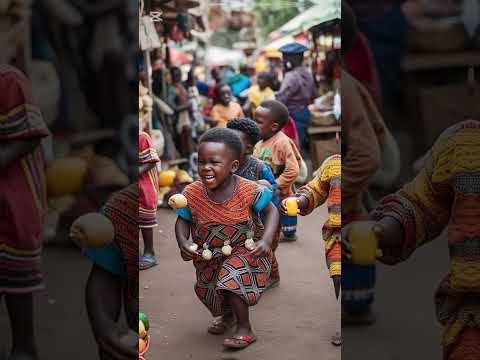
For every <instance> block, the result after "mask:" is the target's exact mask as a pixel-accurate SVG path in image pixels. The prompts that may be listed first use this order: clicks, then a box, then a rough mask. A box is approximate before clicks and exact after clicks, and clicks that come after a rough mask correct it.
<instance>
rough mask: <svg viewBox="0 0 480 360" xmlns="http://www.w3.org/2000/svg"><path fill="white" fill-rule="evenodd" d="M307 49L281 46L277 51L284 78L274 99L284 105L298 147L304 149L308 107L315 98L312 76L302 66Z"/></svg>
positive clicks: (315, 92)
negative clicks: (297, 139)
mask: <svg viewBox="0 0 480 360" xmlns="http://www.w3.org/2000/svg"><path fill="white" fill-rule="evenodd" d="M307 50H308V49H307V48H306V47H305V46H303V45H301V44H299V43H290V44H287V45H284V46H282V47H281V48H280V49H279V51H280V52H281V53H282V56H283V67H284V72H285V77H284V79H283V81H282V85H281V87H280V90H279V91H278V92H277V93H276V94H275V99H276V100H278V101H280V102H281V103H283V104H285V106H286V107H287V108H288V111H289V113H290V116H291V117H292V118H293V120H294V121H295V125H296V128H297V131H298V137H299V140H300V147H301V148H303V149H305V148H306V146H307V143H308V137H307V136H308V133H307V130H308V127H309V126H310V111H309V110H308V105H310V104H311V103H313V101H314V100H315V98H316V97H317V89H316V87H315V81H314V79H313V75H312V74H311V73H310V71H308V69H307V68H306V67H305V66H304V65H303V58H304V52H305V51H307Z"/></svg>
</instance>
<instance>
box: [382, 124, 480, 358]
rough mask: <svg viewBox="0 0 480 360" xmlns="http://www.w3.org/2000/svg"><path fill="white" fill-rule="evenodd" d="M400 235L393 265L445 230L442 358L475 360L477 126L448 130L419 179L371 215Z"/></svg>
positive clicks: (479, 338)
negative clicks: (394, 224)
mask: <svg viewBox="0 0 480 360" xmlns="http://www.w3.org/2000/svg"><path fill="white" fill-rule="evenodd" d="M385 216H390V217H393V218H395V219H397V220H398V221H399V222H400V223H401V224H402V225H403V228H404V230H405V238H404V241H403V248H402V249H401V252H400V253H398V254H397V258H398V261H402V260H405V259H407V258H408V257H409V256H410V255H411V254H412V253H413V251H414V250H415V249H417V248H418V247H420V246H422V245H423V244H425V243H427V242H429V241H432V240H433V239H435V238H436V237H438V236H439V235H440V233H441V232H442V230H443V229H444V228H445V226H447V227H448V247H449V252H450V271H449V273H448V275H447V276H446V277H445V278H444V279H443V280H442V282H441V283H440V286H439V287H438V290H437V292H436V295H435V304H436V312H437V318H438V320H439V321H440V323H441V324H442V325H443V326H444V335H443V345H444V349H445V351H444V353H445V359H448V360H454V359H462V360H464V359H480V302H479V301H478V299H479V296H480V222H479V219H480V122H478V121H466V122H462V123H459V124H457V125H455V126H453V127H451V128H449V129H447V130H446V131H445V132H444V133H443V134H442V135H441V136H440V138H439V139H438V140H437V142H436V143H435V144H434V146H433V147H432V149H431V150H430V151H429V153H428V155H427V160H426V163H425V166H424V168H423V169H422V171H421V172H420V173H419V174H418V176H417V177H416V178H415V179H414V180H413V181H412V182H411V183H409V184H407V185H405V186H404V187H403V188H402V189H401V190H400V191H399V192H397V193H396V194H394V195H390V196H387V197H386V198H384V199H383V200H382V202H381V205H380V206H379V208H377V210H376V211H375V212H374V213H373V218H374V219H376V220H379V219H381V218H383V217H385Z"/></svg>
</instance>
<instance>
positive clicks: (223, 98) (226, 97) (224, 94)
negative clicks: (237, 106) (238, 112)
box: [220, 86, 232, 106]
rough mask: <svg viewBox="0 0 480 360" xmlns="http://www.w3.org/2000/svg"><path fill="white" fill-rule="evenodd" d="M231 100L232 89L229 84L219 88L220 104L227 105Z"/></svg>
mask: <svg viewBox="0 0 480 360" xmlns="http://www.w3.org/2000/svg"><path fill="white" fill-rule="evenodd" d="M230 101H232V91H231V90H230V87H229V86H224V87H222V89H221V90H220V102H221V103H222V105H225V106H227V105H228V104H230Z"/></svg>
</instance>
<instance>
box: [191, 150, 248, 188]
mask: <svg viewBox="0 0 480 360" xmlns="http://www.w3.org/2000/svg"><path fill="white" fill-rule="evenodd" d="M238 166H239V161H238V159H236V158H235V156H234V155H233V152H232V151H231V150H230V148H229V147H228V146H227V145H225V144H223V143H215V142H205V143H201V144H200V146H199V148H198V174H199V175H200V179H201V181H202V183H203V185H205V187H206V188H207V189H209V190H215V189H217V188H219V187H221V186H222V185H223V184H224V183H225V181H226V180H228V179H229V178H230V177H231V176H232V175H233V174H234V173H235V172H236V171H237V170H238Z"/></svg>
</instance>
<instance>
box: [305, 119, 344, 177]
mask: <svg viewBox="0 0 480 360" xmlns="http://www.w3.org/2000/svg"><path fill="white" fill-rule="evenodd" d="M341 132H342V126H341V125H331V126H312V127H310V128H309V129H308V135H309V138H310V149H311V155H312V165H313V170H314V171H315V170H316V169H318V168H319V167H320V165H322V163H323V161H324V160H325V159H326V158H327V157H329V156H331V155H334V154H340V151H341V148H340V143H339V142H338V141H337V137H340V134H341Z"/></svg>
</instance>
